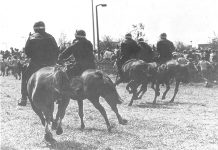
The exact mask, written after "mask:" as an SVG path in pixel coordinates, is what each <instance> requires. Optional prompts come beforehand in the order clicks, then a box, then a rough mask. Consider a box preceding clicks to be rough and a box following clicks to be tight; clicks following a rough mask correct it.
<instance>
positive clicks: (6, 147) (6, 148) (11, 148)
mask: <svg viewBox="0 0 218 150" xmlns="http://www.w3.org/2000/svg"><path fill="white" fill-rule="evenodd" d="M1 150H18V149H16V148H13V147H9V146H1Z"/></svg>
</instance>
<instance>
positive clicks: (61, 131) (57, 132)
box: [56, 127, 63, 135]
mask: <svg viewBox="0 0 218 150" xmlns="http://www.w3.org/2000/svg"><path fill="white" fill-rule="evenodd" d="M62 133H63V129H62V128H61V127H59V128H58V129H57V131H56V134H57V135H61V134H62Z"/></svg>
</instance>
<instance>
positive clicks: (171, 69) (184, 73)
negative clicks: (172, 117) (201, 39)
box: [153, 58, 197, 104]
mask: <svg viewBox="0 0 218 150" xmlns="http://www.w3.org/2000/svg"><path fill="white" fill-rule="evenodd" d="M180 59H185V58H180ZM182 62H186V63H182ZM190 67H192V66H191V63H189V61H187V60H186V61H185V60H174V59H172V60H169V61H167V62H166V63H163V64H161V65H159V66H158V67H157V73H156V76H155V78H156V79H155V85H156V88H155V97H154V100H153V104H156V99H157V97H158V96H159V95H160V87H159V86H160V84H163V85H166V90H165V91H164V93H163V95H162V100H163V99H165V98H166V94H167V92H168V91H169V90H170V83H171V80H173V79H175V82H176V85H175V89H174V95H173V97H172V98H171V100H170V103H172V102H174V100H175V97H176V94H177V93H178V90H179V84H180V83H181V82H183V83H188V82H189V78H190V74H189V70H190V69H189V68H190ZM196 72H197V70H196Z"/></svg>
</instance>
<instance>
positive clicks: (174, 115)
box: [0, 76, 218, 150]
mask: <svg viewBox="0 0 218 150" xmlns="http://www.w3.org/2000/svg"><path fill="white" fill-rule="evenodd" d="M20 82H21V81H19V80H15V79H14V78H13V77H12V76H9V77H4V78H3V77H0V98H1V149H2V150H23V149H31V150H49V149H54V150H68V149H75V150H77V149H78V150H92V149H105V150H117V149H124V150H133V149H151V150H168V149H169V150H179V149H182V150H217V149H218V87H213V88H205V87H204V86H203V85H201V84H195V85H181V87H180V89H179V92H178V94H177V97H176V99H175V102H174V103H168V101H169V100H170V98H171V97H172V95H173V88H174V86H172V87H171V90H170V92H169V93H168V95H167V97H166V100H164V101H162V100H160V97H159V98H158V101H157V105H152V100H153V96H154V91H152V90H151V89H148V91H147V93H146V94H145V95H144V97H143V99H142V100H137V101H135V102H134V103H133V106H131V107H129V106H128V103H129V101H130V98H131V97H130V96H131V95H129V94H128V93H127V91H126V90H125V84H121V85H120V86H118V87H117V89H118V92H119V94H120V96H121V97H122V98H123V99H124V102H123V104H121V105H119V106H118V109H119V112H120V114H121V115H122V117H123V118H125V119H127V120H128V124H127V125H125V126H122V125H120V124H118V121H117V119H116V115H115V114H114V113H113V112H112V110H111V109H110V108H109V106H108V105H107V103H106V102H105V101H104V100H103V99H101V104H102V105H103V106H104V107H105V109H106V112H107V114H108V118H109V120H110V122H111V124H112V125H113V126H114V128H113V129H112V133H108V132H107V128H106V125H105V122H104V119H103V117H102V116H101V115H100V113H99V112H98V111H97V110H96V109H95V108H94V106H92V104H91V103H90V102H89V101H88V100H85V101H84V114H85V117H84V121H85V125H86V128H85V129H84V130H83V131H82V130H80V119H79V116H78V107H77V103H76V101H73V100H72V101H71V102H70V104H69V106H68V108H67V112H66V116H65V118H64V120H63V130H64V133H63V134H62V135H56V134H55V132H53V135H54V138H55V139H56V141H57V142H56V143H54V144H48V143H46V142H45V141H44V139H43V138H44V127H43V126H42V125H41V122H40V120H39V118H38V116H36V114H35V113H34V112H33V110H32V109H31V106H30V104H29V103H28V105H27V106H26V107H18V106H17V99H19V98H20ZM163 90H164V88H163V87H161V92H162V91H163Z"/></svg>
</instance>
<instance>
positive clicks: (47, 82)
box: [27, 66, 75, 142]
mask: <svg viewBox="0 0 218 150" xmlns="http://www.w3.org/2000/svg"><path fill="white" fill-rule="evenodd" d="M27 91H28V99H29V101H30V104H31V106H32V109H33V111H34V112H35V113H36V114H37V115H38V116H39V118H40V120H41V123H42V125H43V126H45V135H44V139H45V140H46V141H47V142H52V141H55V140H54V138H53V136H52V133H51V132H50V123H51V122H52V126H51V128H52V129H54V130H56V134H57V135H60V134H62V133H63V129H62V127H61V124H62V119H63V118H64V116H65V110H66V108H67V106H68V104H69V101H70V97H71V96H72V94H75V93H74V91H75V90H74V89H73V88H72V87H71V86H70V84H69V80H68V77H67V75H66V73H65V72H64V71H62V70H61V69H60V68H59V67H57V66H49V67H44V68H41V69H39V70H38V71H36V72H35V73H34V74H33V75H32V76H31V77H30V79H29V80H28V83H27ZM55 102H57V104H58V110H57V114H56V118H55V119H54V118H53V111H54V103H55Z"/></svg>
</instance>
